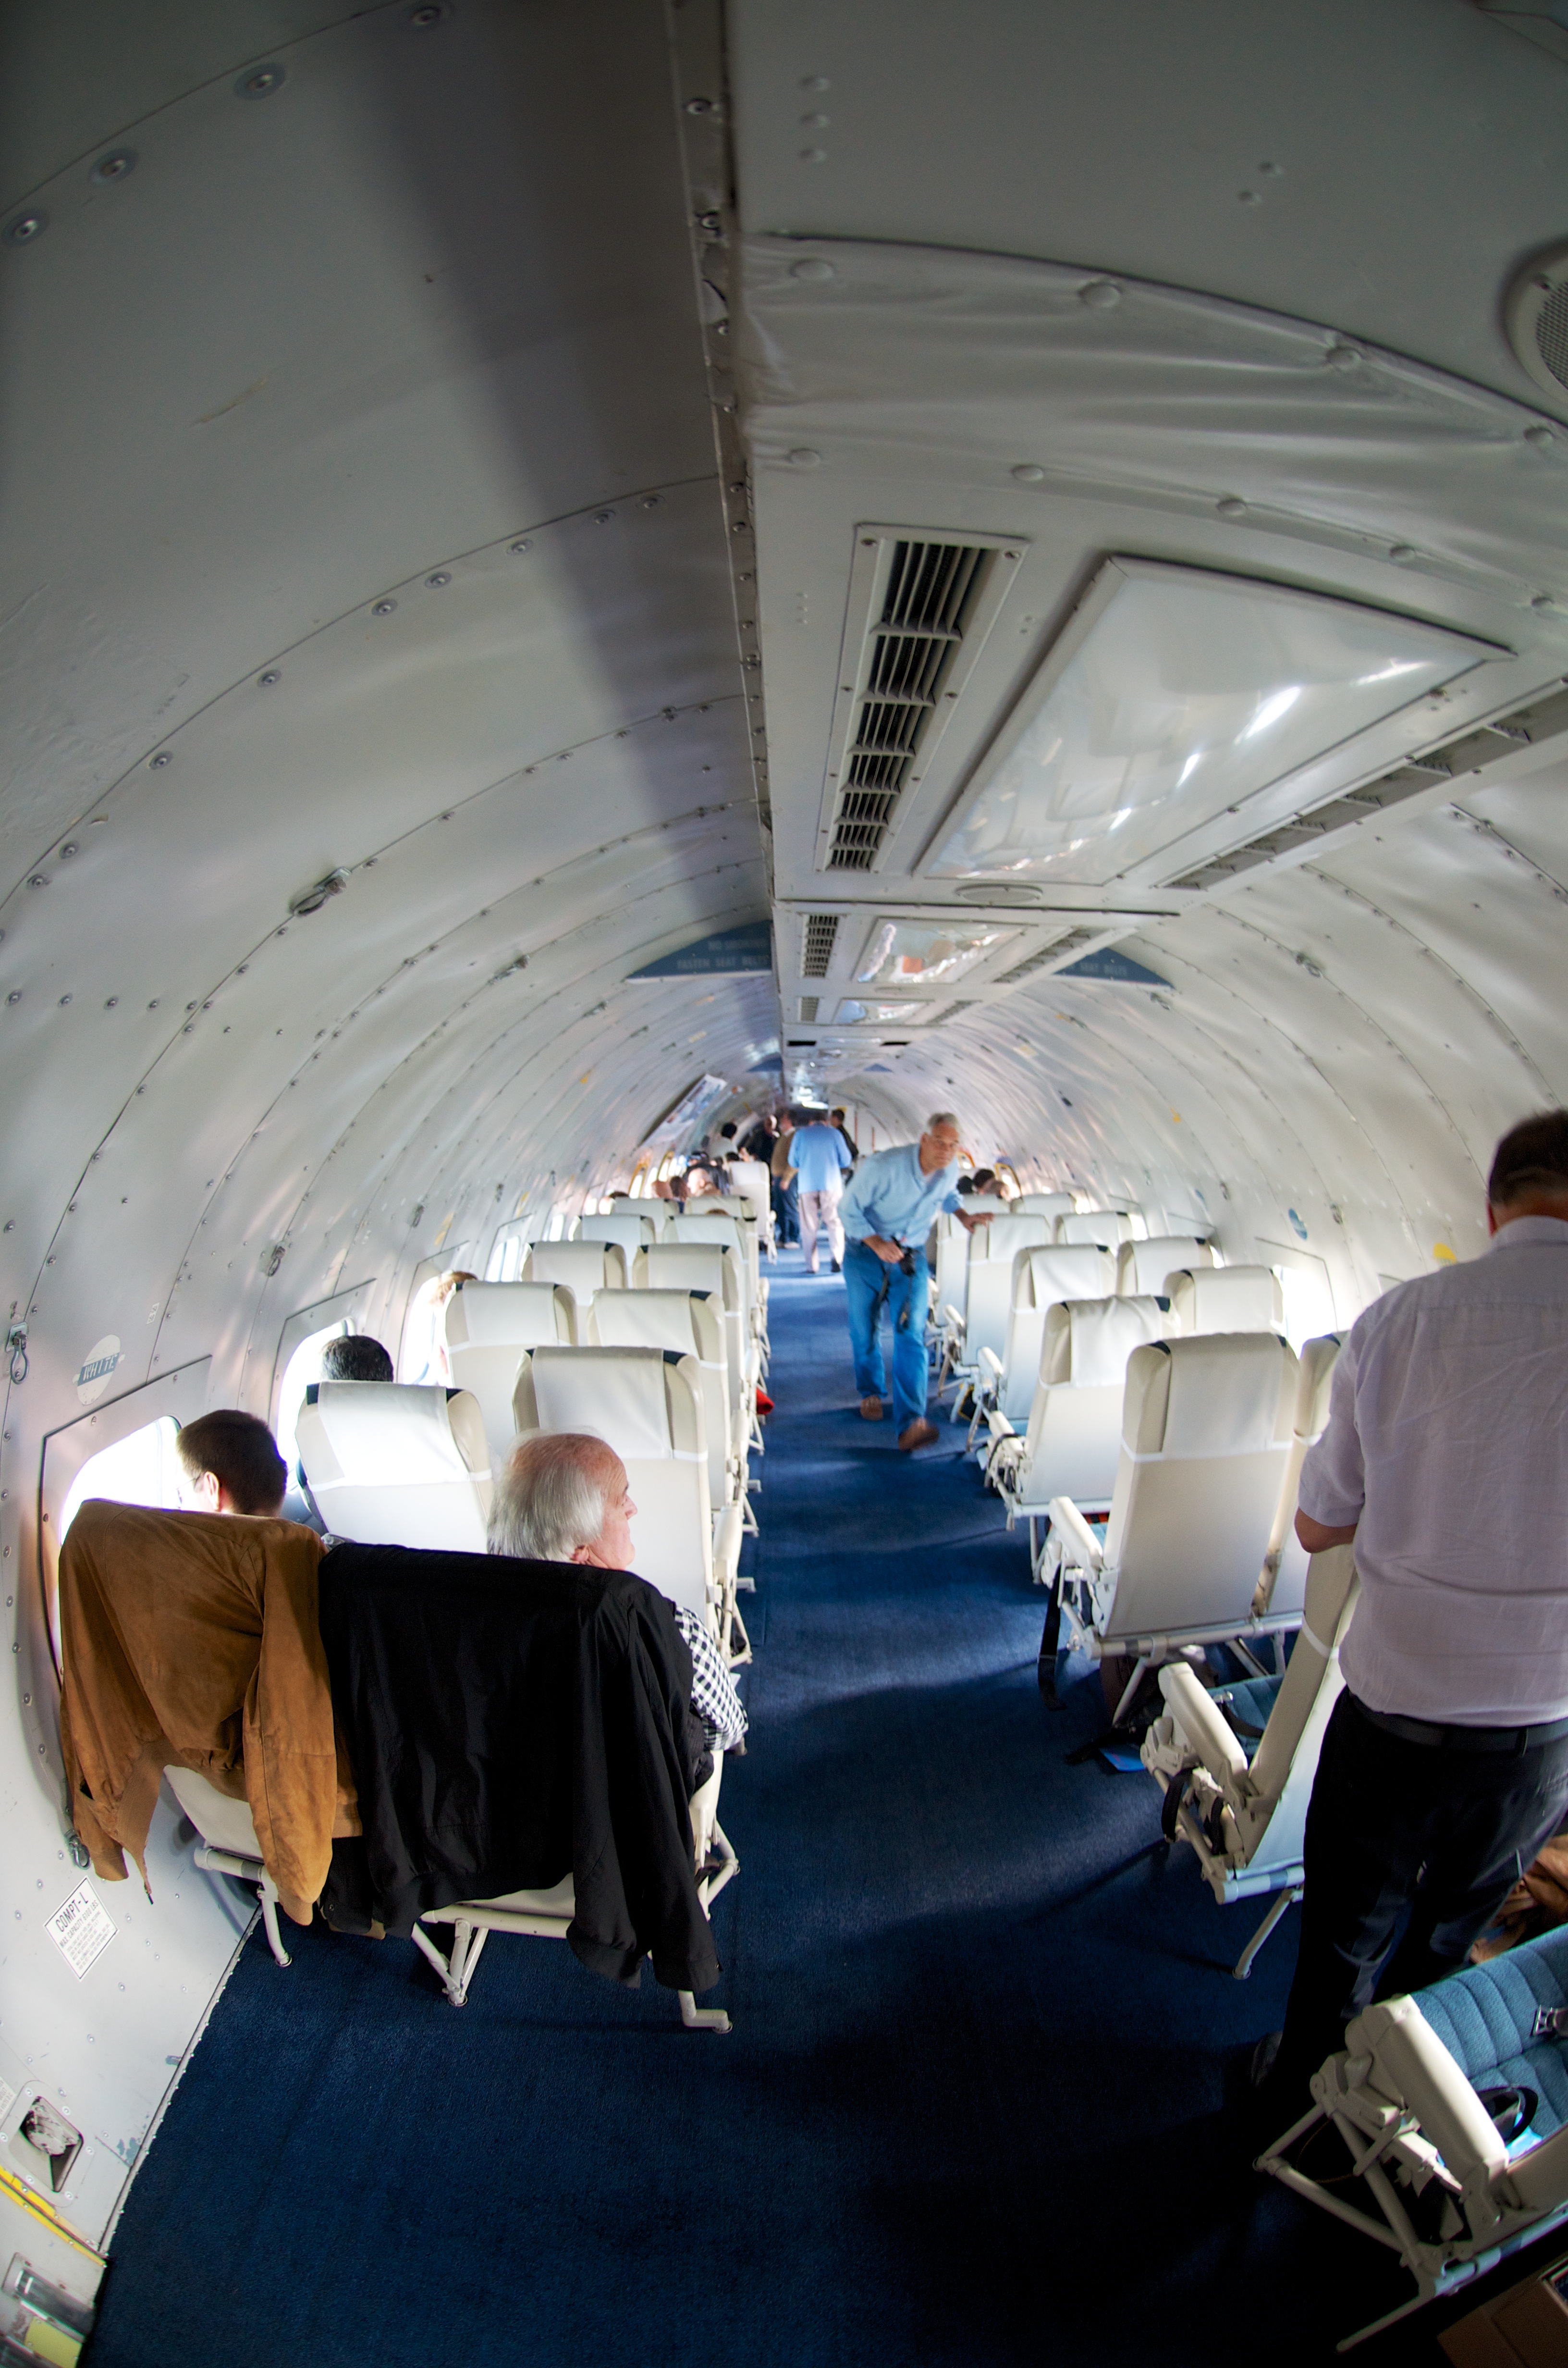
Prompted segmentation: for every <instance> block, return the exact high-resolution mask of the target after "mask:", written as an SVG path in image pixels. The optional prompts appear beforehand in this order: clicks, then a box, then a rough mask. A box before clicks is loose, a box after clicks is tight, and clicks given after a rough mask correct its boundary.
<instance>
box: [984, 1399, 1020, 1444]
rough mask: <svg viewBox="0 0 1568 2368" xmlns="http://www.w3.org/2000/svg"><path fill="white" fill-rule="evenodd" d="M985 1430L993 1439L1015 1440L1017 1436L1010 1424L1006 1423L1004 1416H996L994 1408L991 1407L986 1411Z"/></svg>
mask: <svg viewBox="0 0 1568 2368" xmlns="http://www.w3.org/2000/svg"><path fill="white" fill-rule="evenodd" d="M985 1428H986V1429H987V1430H988V1431H989V1432H990V1433H991V1436H992V1438H993V1439H1017V1435H1018V1434H1017V1431H1016V1430H1015V1429H1013V1426H1012V1424H1011V1423H1010V1422H1009V1421H1008V1419H1007V1417H1006V1415H1005V1414H998V1413H997V1411H996V1409H995V1407H994V1406H991V1407H989V1408H988V1409H987V1412H986V1417H985Z"/></svg>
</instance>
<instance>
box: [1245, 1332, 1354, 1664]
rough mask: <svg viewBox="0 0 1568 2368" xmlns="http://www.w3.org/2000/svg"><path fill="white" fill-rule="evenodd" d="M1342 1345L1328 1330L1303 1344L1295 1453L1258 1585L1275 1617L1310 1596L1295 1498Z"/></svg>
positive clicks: (1297, 1610) (1263, 1606) (1290, 1612)
mask: <svg viewBox="0 0 1568 2368" xmlns="http://www.w3.org/2000/svg"><path fill="white" fill-rule="evenodd" d="M1339 1348H1340V1340H1339V1335H1338V1333H1337V1332H1325V1333H1324V1334H1322V1335H1321V1337H1320V1338H1317V1339H1315V1340H1303V1341H1302V1343H1301V1362H1300V1367H1299V1370H1298V1372H1297V1377H1296V1412H1295V1417H1294V1420H1293V1423H1292V1426H1291V1437H1290V1458H1289V1461H1288V1462H1287V1463H1286V1466H1285V1476H1284V1478H1283V1480H1282V1481H1281V1482H1280V1485H1279V1502H1278V1505H1277V1506H1276V1507H1275V1508H1274V1526H1273V1528H1272V1530H1271V1531H1269V1534H1268V1555H1267V1559H1266V1561H1265V1563H1264V1568H1263V1576H1262V1577H1261V1578H1260V1579H1259V1581H1258V1586H1257V1610H1258V1613H1259V1615H1260V1616H1261V1615H1262V1614H1263V1613H1264V1612H1266V1611H1267V1612H1270V1613H1272V1614H1273V1615H1274V1616H1275V1617H1276V1618H1280V1617H1287V1618H1297V1617H1299V1616H1300V1614H1301V1606H1302V1603H1303V1601H1304V1600H1305V1589H1306V1584H1307V1565H1308V1560H1309V1557H1308V1554H1307V1550H1306V1548H1305V1546H1304V1545H1302V1543H1301V1540H1300V1538H1298V1536H1297V1535H1296V1499H1297V1497H1298V1496H1299V1495H1300V1493H1301V1465H1302V1463H1304V1462H1305V1460H1306V1453H1307V1450H1308V1448H1309V1447H1311V1446H1312V1443H1313V1441H1314V1440H1319V1439H1321V1438H1322V1437H1323V1433H1324V1427H1325V1425H1326V1424H1327V1421H1328V1394H1329V1386H1330V1384H1331V1383H1332V1382H1333V1380H1334V1368H1335V1362H1336V1361H1337V1360H1338V1356H1339Z"/></svg>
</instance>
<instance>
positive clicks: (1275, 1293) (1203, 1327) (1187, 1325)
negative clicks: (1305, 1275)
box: [1163, 1266, 1285, 1339]
mask: <svg viewBox="0 0 1568 2368" xmlns="http://www.w3.org/2000/svg"><path fill="white" fill-rule="evenodd" d="M1163 1288H1164V1291H1165V1296H1166V1297H1167V1299H1168V1300H1169V1301H1170V1303H1171V1315H1172V1317H1173V1318H1174V1321H1175V1326H1176V1330H1177V1331H1178V1332H1180V1333H1181V1335H1182V1337H1183V1338H1184V1339H1190V1338H1192V1337H1193V1336H1194V1335H1195V1334H1196V1333H1199V1332H1283V1331H1284V1329H1285V1296H1284V1293H1283V1292H1281V1290H1280V1288H1279V1278H1278V1275H1277V1274H1276V1273H1275V1272H1274V1269H1273V1268H1272V1267H1267V1266H1218V1267H1216V1266H1199V1267H1194V1266H1186V1267H1183V1268H1181V1269H1178V1270H1173V1271H1172V1272H1170V1273H1169V1274H1167V1276H1166V1278H1165V1283H1164V1285H1163Z"/></svg>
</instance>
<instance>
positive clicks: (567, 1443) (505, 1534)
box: [489, 1430, 746, 1751]
mask: <svg viewBox="0 0 1568 2368" xmlns="http://www.w3.org/2000/svg"><path fill="white" fill-rule="evenodd" d="M636 1511H637V1508H636V1506H635V1505H634V1504H633V1503H632V1501H631V1489H630V1487H629V1486H628V1485H627V1479H626V1466H625V1464H624V1463H622V1462H621V1460H620V1458H619V1455H617V1453H616V1452H615V1450H614V1449H613V1448H612V1447H608V1446H607V1445H606V1444H605V1442H604V1440H602V1439H594V1438H592V1437H591V1436H590V1435H589V1434H588V1433H587V1432H585V1431H574V1430H557V1431H547V1432H544V1433H543V1434H541V1435H540V1437H538V1438H535V1439H525V1440H523V1441H522V1442H521V1443H520V1445H518V1446H517V1447H515V1448H514V1449H513V1450H512V1452H511V1454H510V1455H509V1456H508V1457H507V1459H506V1463H505V1465H504V1466H503V1468H502V1472H501V1476H500V1478H499V1480H498V1481H497V1482H496V1486H495V1494H494V1500H493V1501H492V1504H491V1508H490V1531H489V1550H490V1552H491V1553H492V1554H515V1555H517V1556H518V1557H519V1558H520V1559H522V1560H524V1561H528V1562H568V1563H586V1564H589V1565H592V1566H593V1567H594V1568H595V1569H597V1570H631V1569H633V1568H634V1564H633V1560H632V1555H633V1548H632V1543H631V1523H632V1520H633V1518H634V1517H635V1514H636ZM672 1608H673V1610H674V1611H675V1616H676V1628H677V1629H678V1630H679V1632H680V1635H681V1638H682V1640H683V1642H684V1643H685V1645H686V1648H687V1652H688V1653H689V1654H690V1655H691V1713H692V1716H693V1717H694V1718H695V1719H696V1721H697V1723H698V1725H699V1726H700V1727H701V1729H702V1731H703V1734H704V1735H705V1736H707V1738H708V1742H709V1745H710V1748H711V1749H713V1750H715V1751H729V1750H732V1749H733V1748H734V1746H735V1745H736V1744H738V1743H739V1742H740V1741H741V1739H742V1738H743V1736H744V1734H745V1731H746V1714H745V1712H744V1709H743V1708H742V1705H741V1698H740V1696H739V1694H737V1693H736V1691H735V1688H734V1681H733V1679H732V1678H731V1676H730V1673H729V1671H728V1670H727V1669H726V1668H725V1667H724V1664H723V1662H722V1659H721V1658H720V1655H719V1648H718V1646H717V1645H716V1644H715V1643H714V1641H713V1638H712V1635H711V1634H710V1631H709V1628H708V1624H707V1622H706V1621H704V1620H702V1619H700V1618H699V1616H698V1614H697V1613H696V1612H695V1611H687V1608H686V1606H685V1605H684V1604H682V1603H677V1604H676V1605H674V1606H673V1607H672Z"/></svg>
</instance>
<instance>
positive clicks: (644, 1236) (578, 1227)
mask: <svg viewBox="0 0 1568 2368" xmlns="http://www.w3.org/2000/svg"><path fill="white" fill-rule="evenodd" d="M572 1238H573V1240H574V1242H614V1243H615V1244H616V1246H617V1247H618V1248H619V1249H621V1250H623V1251H624V1252H625V1254H626V1259H627V1263H628V1265H630V1264H631V1258H632V1257H633V1255H634V1254H635V1253H636V1252H637V1251H638V1250H640V1249H642V1247H644V1245H645V1244H646V1243H648V1242H656V1241H657V1240H658V1238H659V1229H658V1226H657V1225H656V1224H654V1222H653V1218H652V1217H648V1216H644V1215H643V1213H642V1210H641V1209H616V1210H612V1211H611V1212H610V1214H609V1215H608V1217H579V1218H578V1220H577V1222H576V1224H574V1226H573V1228H572Z"/></svg>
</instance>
